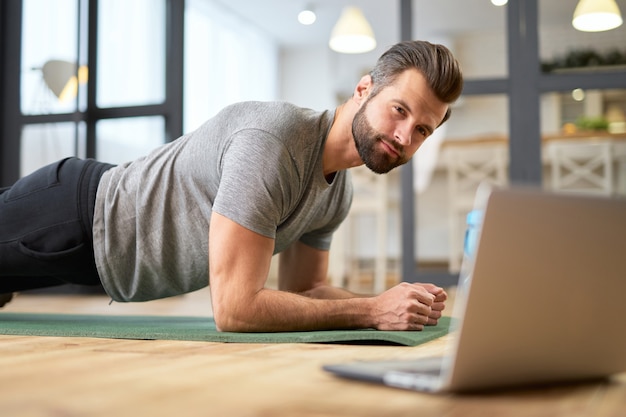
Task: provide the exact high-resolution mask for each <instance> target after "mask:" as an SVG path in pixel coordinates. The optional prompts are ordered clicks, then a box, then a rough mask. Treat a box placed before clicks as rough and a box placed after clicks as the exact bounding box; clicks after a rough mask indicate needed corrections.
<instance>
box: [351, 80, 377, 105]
mask: <svg viewBox="0 0 626 417" xmlns="http://www.w3.org/2000/svg"><path fill="white" fill-rule="evenodd" d="M373 85H374V84H373V83H372V76H371V75H369V74H367V75H364V76H363V77H361V80H360V81H359V83H358V84H357V85H356V88H355V89H354V94H353V95H352V99H353V100H354V101H355V102H356V103H357V104H361V103H362V102H363V101H364V100H365V99H366V98H367V96H368V95H369V93H370V91H371V90H372V87H373Z"/></svg>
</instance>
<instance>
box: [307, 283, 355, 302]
mask: <svg viewBox="0 0 626 417" xmlns="http://www.w3.org/2000/svg"><path fill="white" fill-rule="evenodd" d="M301 294H302V295H304V296H306V297H309V298H317V299H325V300H339V299H346V298H362V297H367V295H361V294H355V293H353V292H350V291H348V290H346V289H343V288H338V287H333V286H331V285H319V286H317V287H315V288H312V289H310V290H307V291H304V292H302V293H301Z"/></svg>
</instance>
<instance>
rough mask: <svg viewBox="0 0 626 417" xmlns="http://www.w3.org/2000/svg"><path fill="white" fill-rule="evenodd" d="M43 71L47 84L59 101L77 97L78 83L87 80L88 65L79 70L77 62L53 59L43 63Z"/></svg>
mask: <svg viewBox="0 0 626 417" xmlns="http://www.w3.org/2000/svg"><path fill="white" fill-rule="evenodd" d="M41 72H42V73H43V79H44V81H45V82H46V85H47V86H48V88H49V89H50V91H52V92H53V93H54V95H55V96H57V97H58V99H59V101H66V100H69V99H71V98H74V97H76V93H77V91H78V83H80V84H84V83H85V82H87V67H86V66H84V65H82V66H80V67H79V68H78V71H77V68H76V63H75V62H69V61H62V60H58V59H53V60H50V61H47V62H46V63H45V64H44V65H43V67H42V68H41ZM77 72H78V79H77V78H76V75H77Z"/></svg>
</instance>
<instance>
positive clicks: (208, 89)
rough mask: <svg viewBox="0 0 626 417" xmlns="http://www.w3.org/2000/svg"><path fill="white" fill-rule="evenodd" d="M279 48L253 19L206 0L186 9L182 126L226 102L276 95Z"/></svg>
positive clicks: (187, 126) (188, 128)
mask: <svg viewBox="0 0 626 417" xmlns="http://www.w3.org/2000/svg"><path fill="white" fill-rule="evenodd" d="M278 60H279V47H278V44H277V42H276V41H274V40H273V39H272V38H271V37H270V36H269V35H268V34H266V33H264V32H263V31H261V30H260V29H259V28H258V27H256V26H255V24H254V22H251V21H247V20H244V19H242V18H240V17H238V16H237V15H236V14H235V13H234V12H232V11H231V10H229V9H228V8H226V7H225V6H221V5H219V4H217V2H214V1H209V0H190V1H188V2H187V6H186V11H185V80H184V83H185V84H184V85H185V87H184V88H185V96H184V130H185V132H189V131H191V130H193V129H196V128H197V127H198V126H200V125H201V124H202V123H203V122H204V121H206V120H207V119H209V118H210V117H212V116H213V115H215V114H216V113H217V112H218V111H219V110H221V109H222V108H223V107H225V106H226V105H228V104H232V103H236V102H239V101H246V100H261V101H269V100H276V99H277V97H278V67H279V63H278Z"/></svg>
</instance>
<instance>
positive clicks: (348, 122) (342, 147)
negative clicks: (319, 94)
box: [323, 100, 363, 178]
mask: <svg viewBox="0 0 626 417" xmlns="http://www.w3.org/2000/svg"><path fill="white" fill-rule="evenodd" d="M357 110H358V107H357V105H356V104H355V103H354V102H353V101H352V100H348V101H347V102H346V103H344V104H342V105H341V106H339V107H337V109H336V111H335V120H334V121H333V125H332V126H331V128H330V132H329V134H328V138H327V139H326V144H325V145H324V156H323V158H324V162H323V163H324V176H325V177H326V178H329V177H333V176H334V173H335V172H337V171H341V170H344V169H348V168H352V167H355V166H359V165H363V161H362V160H361V158H360V157H359V154H358V152H357V150H356V146H355V144H354V138H353V137H352V120H353V119H354V115H355V114H356V111H357Z"/></svg>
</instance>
